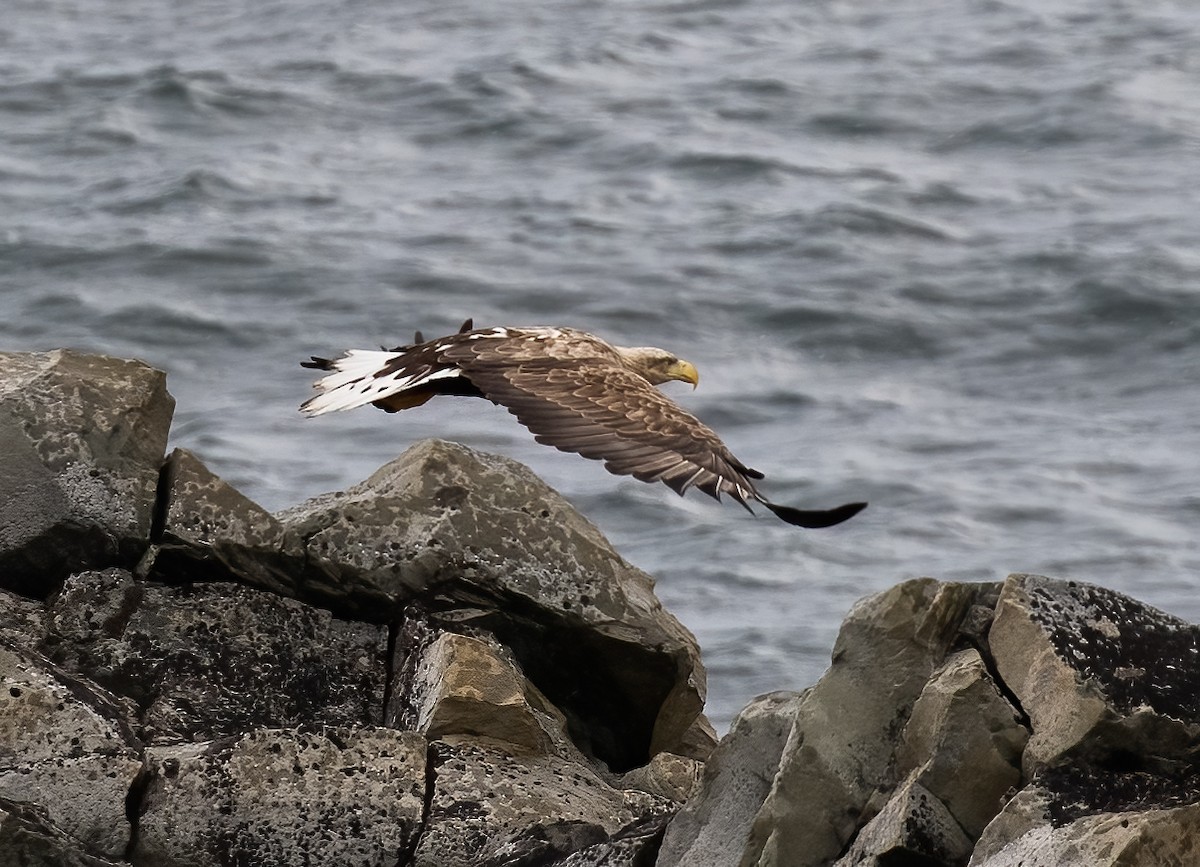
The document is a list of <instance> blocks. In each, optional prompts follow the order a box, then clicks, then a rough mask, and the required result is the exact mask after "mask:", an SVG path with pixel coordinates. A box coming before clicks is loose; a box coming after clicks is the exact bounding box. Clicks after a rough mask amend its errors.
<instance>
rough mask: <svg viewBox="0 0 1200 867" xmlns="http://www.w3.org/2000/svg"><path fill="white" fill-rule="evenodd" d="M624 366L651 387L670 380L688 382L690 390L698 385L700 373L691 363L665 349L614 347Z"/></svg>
mask: <svg viewBox="0 0 1200 867" xmlns="http://www.w3.org/2000/svg"><path fill="white" fill-rule="evenodd" d="M613 348H614V349H616V350H617V354H618V355H620V356H621V361H622V362H623V363H624V365H625V366H626V367H627V368H629V369H630V370H632V371H633V372H634V373H636V374H638V375H639V376H642V377H644V378H645V379H646V380H648V381H649V383H650V384H651V385H662V384H663V383H664V382H669V381H670V380H672V379H678V380H679V381H681V382H690V383H691V384H692V388H695V387H696V386H697V385H699V384H700V373H699V371H697V370H696V366H695V365H694V364H692V363H691V362H688V361H684V360H683V359H682V358H677V357H676V356H675V355H674V354H673V353H670V352H667V351H666V350H665V349H658V348H656V347H653V346H632V347H631V346H615V347H613Z"/></svg>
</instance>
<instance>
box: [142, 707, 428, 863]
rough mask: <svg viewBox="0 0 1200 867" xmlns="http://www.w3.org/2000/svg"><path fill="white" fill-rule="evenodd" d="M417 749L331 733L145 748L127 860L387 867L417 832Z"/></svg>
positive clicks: (378, 736)
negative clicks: (142, 786) (145, 770)
mask: <svg viewBox="0 0 1200 867" xmlns="http://www.w3.org/2000/svg"><path fill="white" fill-rule="evenodd" d="M425 753H426V746H425V739H424V738H423V737H421V736H420V735H416V734H412V733H411V732H397V731H394V730H392V729H384V728H372V727H336V726H330V727H321V728H320V729H317V730H297V729H281V730H280V729H261V730H256V731H251V732H249V733H247V734H245V735H243V736H241V737H238V738H229V739H225V740H221V741H215V742H212V743H206V744H183V745H175V746H161V747H153V748H151V749H149V750H148V751H147V754H148V755H147V758H148V763H149V765H150V771H151V773H150V779H149V783H148V786H147V789H146V792H145V795H144V796H143V798H142V802H141V809H140V814H141V815H140V821H139V833H138V839H137V845H136V848H135V850H134V853H133V862H134V863H135V864H137V865H138V867H176V865H185V864H187V865H191V864H213V865H217V864H230V865H235V864H245V865H301V864H328V865H341V864H345V865H356V867H395V865H396V864H397V862H398V859H400V858H401V855H402V853H405V852H408V851H411V848H412V845H413V842H414V838H415V836H416V834H417V833H418V831H419V830H420V825H421V816H422V812H423V809H424V797H425ZM401 863H403V862H401Z"/></svg>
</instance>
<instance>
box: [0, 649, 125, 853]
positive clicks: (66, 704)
mask: <svg viewBox="0 0 1200 867" xmlns="http://www.w3.org/2000/svg"><path fill="white" fill-rule="evenodd" d="M128 716H129V708H128V707H126V706H123V705H122V704H121V703H120V702H119V701H117V700H116V699H114V698H113V697H112V696H109V695H107V694H106V693H105V692H104V691H103V690H101V689H98V688H97V687H95V686H94V685H92V684H89V683H87V682H86V681H81V680H78V679H75V678H73V677H71V676H70V675H67V674H66V673H64V672H61V671H59V670H58V669H56V668H55V667H54V666H53V665H52V664H50V662H49V661H48V660H46V659H44V658H42V657H40V656H38V655H37V654H35V653H33V652H30V651H26V650H20V649H17V648H14V647H12V646H9V645H7V644H0V797H4V798H9V799H12V800H17V801H28V802H31V803H33V804H37V805H39V806H40V807H42V808H43V809H44V811H45V813H46V816H47V818H48V820H49V821H50V822H52V823H54V824H55V825H57V826H58V828H60V829H61V830H62V831H64V832H66V833H67V834H70V835H71V836H72V837H74V838H76V839H77V840H78V841H80V843H81V844H82V846H83V847H86V848H87V850H89V851H90V852H91V853H92V854H96V855H102V856H106V857H109V858H121V857H123V856H124V854H125V850H126V847H127V846H128V845H129V839H130V826H129V822H128V821H127V820H126V818H125V796H126V794H127V793H128V791H129V789H130V786H132V785H133V782H134V780H135V778H136V777H137V775H138V772H139V771H140V770H141V767H142V764H141V755H140V744H139V743H138V742H137V740H136V739H135V738H134V736H133V733H132V732H131V731H130V729H129V727H128V725H127V724H126V720H127V718H128ZM3 854H4V853H3V852H2V850H0V856H2V855H3Z"/></svg>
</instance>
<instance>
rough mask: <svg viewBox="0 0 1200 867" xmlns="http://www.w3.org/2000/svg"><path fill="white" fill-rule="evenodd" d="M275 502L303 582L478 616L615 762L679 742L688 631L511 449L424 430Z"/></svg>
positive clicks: (367, 599)
mask: <svg viewBox="0 0 1200 867" xmlns="http://www.w3.org/2000/svg"><path fill="white" fill-rule="evenodd" d="M278 517H279V518H280V520H281V521H282V523H283V524H284V527H285V529H287V530H288V531H291V532H293V533H294V534H296V535H297V536H299V537H300V538H303V539H305V540H306V543H307V547H306V553H307V556H308V562H309V564H310V571H309V573H308V578H307V580H308V582H309V583H308V584H307V585H306V592H308V593H312V594H314V595H324V596H325V598H327V599H328V600H329V604H330V605H333V606H336V607H338V608H339V610H341V609H342V608H345V607H350V608H354V609H356V610H359V611H360V612H361V615H362V616H364V617H376V618H377V617H380V616H388V614H389V613H391V614H395V613H398V612H399V611H400V610H401V607H402V606H403V604H405V603H406V602H408V601H410V600H413V599H419V600H420V601H421V602H422V603H423V604H425V605H427V606H428V607H429V608H430V609H432V610H435V611H437V612H438V613H439V614H440V616H442V617H443V618H444V619H446V620H449V621H466V620H469V621H470V622H472V623H473V624H474V625H475V626H477V627H478V628H481V629H486V630H487V631H489V632H490V633H491V634H492V635H494V636H495V637H496V639H497V640H498V641H499V642H500V643H501V644H503V645H505V646H506V647H508V648H509V649H510V650H511V651H512V653H513V654H514V656H515V658H516V660H517V662H518V663H519V664H520V666H521V668H522V670H523V671H524V673H525V676H526V677H528V678H529V679H530V681H532V683H533V684H534V685H535V686H536V687H537V688H538V689H539V690H540V691H541V692H542V693H543V694H545V695H546V696H547V697H548V698H549V699H550V701H552V702H553V703H554V704H555V705H556V706H557V707H558V708H559V709H560V710H562V711H563V712H564V713H565V714H566V716H567V720H568V725H569V727H570V730H571V736H572V739H573V740H574V741H575V743H576V744H578V745H579V746H580V748H582V749H583V750H584V751H585V752H587V753H589V754H590V755H593V756H595V757H597V758H599V759H601V760H603V761H604V762H606V763H607V764H608V765H609V766H610V767H612V768H613V769H614V770H626V769H628V768H632V767H636V766H638V765H641V764H644V763H645V762H646V761H647V760H648V759H649V757H650V756H651V755H653V754H654V753H657V752H661V751H664V750H667V751H672V752H679V753H684V752H685V750H687V749H688V745H687V744H685V739H687V738H689V737H691V736H692V735H693V734H694V731H695V730H694V729H693V726H694V724H695V722H696V720H697V718H698V717H699V715H700V711H701V708H702V707H703V702H704V689H705V687H704V670H703V668H702V667H701V665H700V657H699V649H698V647H697V646H696V642H695V639H694V638H693V636H692V635H691V634H690V633H689V632H688V631H687V630H686V629H684V628H683V627H682V626H681V625H680V624H679V622H678V621H677V620H675V618H674V617H672V616H671V615H670V614H668V613H667V612H666V611H665V610H663V608H662V605H661V604H660V603H659V601H658V599H657V598H656V597H655V596H654V592H653V582H652V581H651V579H650V578H649V576H647V575H646V574H645V573H643V572H641V571H640V570H637V569H635V568H633V567H632V566H630V565H629V564H627V563H626V562H625V561H623V560H622V559H621V558H620V557H619V556H618V555H617V554H616V553H615V552H614V551H613V550H612V548H611V546H609V544H608V542H607V541H606V540H605V539H604V537H603V536H602V535H601V534H600V533H599V531H598V530H596V528H595V527H593V526H592V525H591V524H590V523H588V522H587V521H586V520H585V519H584V518H583V517H581V516H580V515H579V513H578V512H576V511H575V510H574V509H573V508H571V506H570V505H569V504H568V503H567V502H566V501H565V500H564V499H563V498H562V497H561V496H559V495H558V494H557V493H555V492H554V491H552V490H551V489H550V488H549V487H547V486H546V485H545V483H543V482H542V481H541V480H540V479H538V478H537V477H536V476H534V475H533V474H532V473H531V472H530V471H529V470H528V469H527V468H525V467H523V466H521V465H520V464H517V463H515V462H513V461H510V460H507V459H505V458H499V457H495V456H490V455H483V454H479V453H477V452H473V451H471V450H470V449H467V448H465V447H463V446H459V445H455V444H452V443H445V442H440V441H435V440H429V441H425V442H422V443H418V444H417V445H415V446H413V447H412V448H410V449H409V450H408V451H406V452H405V453H404V454H403V455H401V456H400V457H399V458H398V459H396V460H395V461H393V462H392V463H390V464H388V465H386V466H385V467H383V468H382V469H380V470H379V471H378V472H376V473H375V474H374V475H373V476H371V478H370V479H368V480H367V481H366V482H363V483H362V484H359V485H356V486H354V487H352V488H350V489H349V490H348V491H346V492H344V493H339V494H329V495H325V496H323V497H318V498H316V499H315V500H310V501H309V502H307V503H304V504H302V505H301V506H298V507H296V508H295V509H292V510H289V511H287V512H284V513H281V514H280V515H279V516H278ZM322 582H324V583H322Z"/></svg>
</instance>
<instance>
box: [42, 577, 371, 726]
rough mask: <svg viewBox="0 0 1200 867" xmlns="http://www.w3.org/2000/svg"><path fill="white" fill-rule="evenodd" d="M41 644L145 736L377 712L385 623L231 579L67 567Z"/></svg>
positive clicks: (367, 717)
mask: <svg viewBox="0 0 1200 867" xmlns="http://www.w3.org/2000/svg"><path fill="white" fill-rule="evenodd" d="M50 629H51V635H50V638H49V639H47V641H46V648H47V653H48V654H49V655H51V656H52V657H53V658H54V659H55V661H57V662H59V663H60V664H61V665H63V666H64V667H66V668H68V669H70V670H72V671H76V672H79V673H80V674H83V675H85V676H87V677H90V678H92V679H93V680H95V681H96V682H98V683H100V684H102V685H104V686H105V687H107V688H108V689H110V690H112V691H113V692H116V693H118V694H120V695H124V696H128V697H129V698H130V699H132V700H133V701H134V702H136V703H137V704H138V706H139V707H140V708H141V709H142V714H141V721H142V737H143V739H144V740H146V741H148V742H149V741H156V742H162V741H170V740H210V739H214V738H219V737H224V736H228V735H234V734H238V733H240V732H242V731H245V730H247V729H250V728H259V727H283V726H294V725H302V724H306V723H313V724H316V723H323V724H327V725H349V724H355V723H377V722H379V720H380V717H381V714H382V710H383V689H384V684H385V681H386V655H387V635H386V631H385V630H384V629H383V628H381V627H378V626H373V625H370V624H363V623H350V622H346V621H342V620H338V619H336V618H334V617H333V616H332V615H330V614H329V612H327V611H322V610H320V609H316V608H312V607H310V606H307V605H304V604H302V603H300V602H296V601H295V600H292V599H285V598H282V597H279V596H275V595H273V594H270V593H265V592H261V591H258V590H254V589H252V588H249V587H242V586H239V585H236V584H197V585H192V586H179V587H173V586H163V585H161V584H157V583H151V582H141V581H137V580H135V579H134V578H133V576H132V575H130V574H129V573H128V572H124V571H122V570H118V569H112V570H107V571H104V572H85V573H81V574H79V575H74V576H72V577H71V578H70V579H68V581H67V582H66V583H65V584H64V586H63V589H62V592H61V593H60V594H59V595H58V596H57V598H56V599H55V600H54V601H53V603H52V605H51V606H50Z"/></svg>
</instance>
